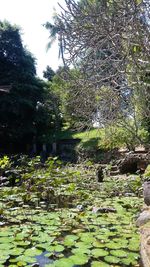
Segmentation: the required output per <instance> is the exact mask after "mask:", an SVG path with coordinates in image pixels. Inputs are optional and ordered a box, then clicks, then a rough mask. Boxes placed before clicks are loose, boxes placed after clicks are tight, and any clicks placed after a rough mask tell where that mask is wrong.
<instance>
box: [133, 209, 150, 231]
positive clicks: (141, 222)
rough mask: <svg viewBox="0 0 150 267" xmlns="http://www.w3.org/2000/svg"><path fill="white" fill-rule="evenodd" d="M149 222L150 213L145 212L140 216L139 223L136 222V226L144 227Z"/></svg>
mask: <svg viewBox="0 0 150 267" xmlns="http://www.w3.org/2000/svg"><path fill="white" fill-rule="evenodd" d="M149 221H150V212H149V211H147V210H144V211H143V212H142V213H141V214H140V216H139V218H138V219H137V221H136V225H137V226H138V227H141V226H142V225H144V224H146V223H147V222H149Z"/></svg>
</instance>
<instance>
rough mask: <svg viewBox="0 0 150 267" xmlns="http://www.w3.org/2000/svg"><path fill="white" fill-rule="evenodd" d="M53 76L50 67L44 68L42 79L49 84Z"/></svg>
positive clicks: (53, 73)
mask: <svg viewBox="0 0 150 267" xmlns="http://www.w3.org/2000/svg"><path fill="white" fill-rule="evenodd" d="M54 76H55V72H54V71H53V69H52V68H51V67H50V66H47V67H46V70H45V71H43V77H44V78H45V79H47V80H48V81H49V82H51V81H52V79H53V77H54Z"/></svg>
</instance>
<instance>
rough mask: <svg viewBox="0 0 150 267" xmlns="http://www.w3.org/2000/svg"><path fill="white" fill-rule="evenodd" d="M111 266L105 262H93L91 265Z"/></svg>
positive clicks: (92, 266) (96, 266) (99, 266)
mask: <svg viewBox="0 0 150 267" xmlns="http://www.w3.org/2000/svg"><path fill="white" fill-rule="evenodd" d="M109 266H110V265H108V264H107V263H105V262H103V261H92V263H91V267H109Z"/></svg>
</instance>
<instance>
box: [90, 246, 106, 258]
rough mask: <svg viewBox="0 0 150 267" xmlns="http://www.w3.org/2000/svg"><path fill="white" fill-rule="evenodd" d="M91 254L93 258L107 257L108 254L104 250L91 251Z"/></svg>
mask: <svg viewBox="0 0 150 267" xmlns="http://www.w3.org/2000/svg"><path fill="white" fill-rule="evenodd" d="M91 254H92V256H93V257H94V258H99V257H104V256H107V255H108V254H109V253H108V252H107V251H106V250H104V249H98V248H97V249H92V251H91Z"/></svg>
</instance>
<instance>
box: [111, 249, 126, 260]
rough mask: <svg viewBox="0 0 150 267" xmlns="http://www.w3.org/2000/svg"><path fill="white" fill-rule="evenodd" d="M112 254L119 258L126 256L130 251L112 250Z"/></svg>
mask: <svg viewBox="0 0 150 267" xmlns="http://www.w3.org/2000/svg"><path fill="white" fill-rule="evenodd" d="M110 254H111V255H113V256H116V257H118V258H124V257H127V256H128V253H127V252H126V251H124V250H121V249H118V250H111V251H110Z"/></svg>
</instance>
